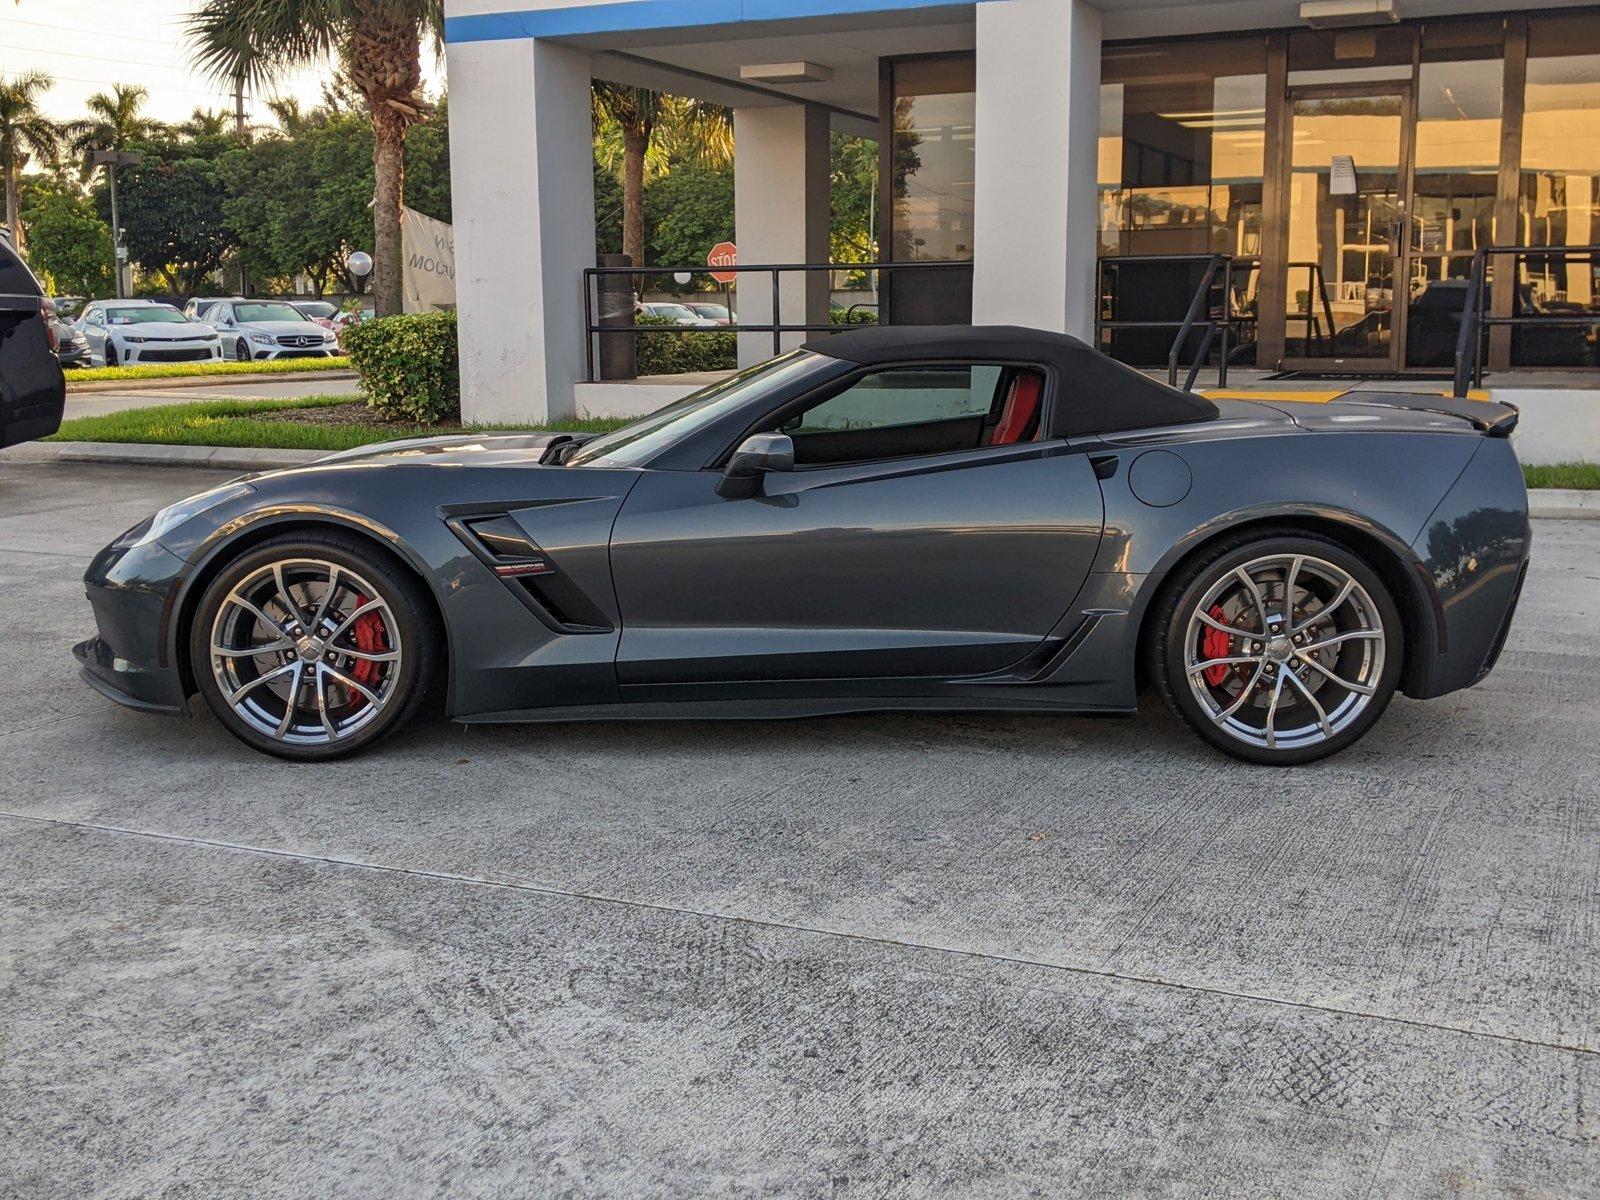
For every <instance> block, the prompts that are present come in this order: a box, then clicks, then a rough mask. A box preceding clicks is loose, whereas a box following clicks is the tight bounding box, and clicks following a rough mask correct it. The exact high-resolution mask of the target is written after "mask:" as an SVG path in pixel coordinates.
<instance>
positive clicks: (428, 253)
mask: <svg viewBox="0 0 1600 1200" xmlns="http://www.w3.org/2000/svg"><path fill="white" fill-rule="evenodd" d="M400 249H401V254H402V256H403V257H404V258H405V263H406V269H405V271H404V272H403V288H404V291H405V311H406V312H408V313H419V312H439V311H441V310H443V309H447V308H454V307H455V306H456V236H455V231H454V230H453V229H451V227H450V226H448V225H446V224H445V223H444V222H443V221H435V220H434V219H433V218H432V217H429V216H424V215H423V214H422V213H419V212H418V211H417V210H416V209H414V208H402V209H401V210H400Z"/></svg>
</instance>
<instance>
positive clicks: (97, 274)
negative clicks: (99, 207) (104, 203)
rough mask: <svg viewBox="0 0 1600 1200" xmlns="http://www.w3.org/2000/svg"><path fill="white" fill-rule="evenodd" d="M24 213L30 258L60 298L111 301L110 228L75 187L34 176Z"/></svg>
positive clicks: (72, 184)
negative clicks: (80, 297) (97, 297)
mask: <svg viewBox="0 0 1600 1200" xmlns="http://www.w3.org/2000/svg"><path fill="white" fill-rule="evenodd" d="M27 184H28V187H27V190H26V191H25V192H24V193H23V198H22V212H23V217H24V220H25V221H26V222H27V226H28V258H29V265H30V266H32V267H33V269H34V271H36V272H37V273H38V274H39V275H40V277H41V278H42V279H43V280H44V283H45V286H46V287H47V288H48V289H49V291H50V293H51V294H52V295H56V296H106V295H110V293H111V290H112V288H113V287H114V286H115V280H114V279H113V278H112V274H111V227H110V226H109V225H107V224H106V223H105V222H104V221H102V220H101V219H100V218H99V217H98V216H97V215H95V211H94V203H93V202H92V201H91V200H90V199H89V197H88V196H86V195H84V193H83V191H82V189H81V188H79V187H78V185H77V184H76V183H75V182H72V181H70V180H68V179H58V178H52V177H50V176H40V175H34V176H29V177H28V179H27Z"/></svg>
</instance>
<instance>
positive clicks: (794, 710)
mask: <svg viewBox="0 0 1600 1200" xmlns="http://www.w3.org/2000/svg"><path fill="white" fill-rule="evenodd" d="M873 712H904V713H917V712H950V713H954V712H988V713H1010V714H1024V713H1027V714H1033V715H1036V716H1133V715H1134V714H1136V713H1137V712H1138V709H1136V708H1127V707H1122V706H1113V705H1097V704H1090V703H1084V702H1081V701H1078V702H1072V703H1064V702H1061V701H1053V700H1035V701H1032V702H1029V701H1027V700H1025V699H1022V698H1021V697H1013V696H1008V697H1004V698H996V699H987V698H983V697H974V696H806V697H793V698H784V699H760V700H756V699H745V700H640V701H634V702H631V703H627V702H625V703H622V704H579V705H571V706H567V707H561V708H526V709H517V710H513V711H509V712H492V713H473V714H471V715H466V716H456V717H453V718H452V720H455V721H458V722H460V723H461V724H463V725H514V724H539V723H546V722H552V721H780V720H797V719H802V718H806V717H832V716H843V715H846V714H851V713H873Z"/></svg>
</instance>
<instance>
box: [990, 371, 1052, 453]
mask: <svg viewBox="0 0 1600 1200" xmlns="http://www.w3.org/2000/svg"><path fill="white" fill-rule="evenodd" d="M1043 395H1044V376H1042V375H1040V374H1039V373H1038V372H1037V371H1021V372H1019V373H1018V374H1017V377H1016V378H1015V379H1014V380H1012V382H1011V395H1009V396H1008V397H1006V406H1005V408H1004V409H1003V410H1001V413H1000V423H999V424H998V425H996V426H995V427H994V436H993V437H992V438H990V439H989V444H990V445H991V446H1014V445H1016V444H1017V443H1018V442H1025V441H1028V440H1029V439H1030V437H1031V436H1032V433H1033V428H1034V426H1035V425H1036V424H1037V423H1038V417H1039V401H1040V399H1041V398H1042V397H1043Z"/></svg>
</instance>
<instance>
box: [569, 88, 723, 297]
mask: <svg viewBox="0 0 1600 1200" xmlns="http://www.w3.org/2000/svg"><path fill="white" fill-rule="evenodd" d="M590 98H591V100H592V103H593V108H594V120H595V130H596V147H597V150H598V151H599V154H600V158H601V163H602V164H603V165H607V166H614V165H615V164H616V159H617V158H619V157H620V159H621V168H622V170H621V177H622V252H623V253H624V254H626V255H628V256H629V257H630V258H631V259H633V265H634V266H636V267H642V266H644V237H645V233H644V180H645V174H646V172H647V171H649V172H651V173H654V174H662V173H665V171H666V170H667V169H668V167H669V165H670V163H671V162H672V161H673V159H675V158H684V157H692V158H695V159H698V160H699V161H701V162H703V163H705V164H706V165H708V166H716V165H723V164H725V163H728V162H731V161H732V159H733V118H732V116H731V114H730V113H729V112H728V110H727V109H726V108H723V107H722V106H721V105H718V104H706V103H703V102H701V101H699V100H688V99H685V98H684V97H682V96H669V95H668V94H667V93H665V92H655V91H651V90H649V89H648V88H637V87H627V86H625V85H623V84H620V83H609V82H606V81H605V80H600V79H597V80H595V81H594V84H593V88H592V90H591V93H590ZM617 141H620V142H621V143H622V146H621V149H622V152H621V154H620V156H619V155H617V154H616V142H617Z"/></svg>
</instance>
